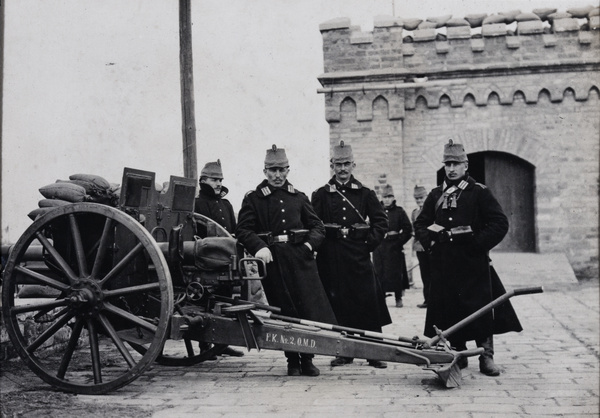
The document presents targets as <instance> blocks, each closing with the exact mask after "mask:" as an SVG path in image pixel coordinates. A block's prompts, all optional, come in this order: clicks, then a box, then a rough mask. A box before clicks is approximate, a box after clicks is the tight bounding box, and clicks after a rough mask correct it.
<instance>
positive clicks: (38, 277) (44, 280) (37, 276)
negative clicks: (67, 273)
mask: <svg viewBox="0 0 600 418" xmlns="http://www.w3.org/2000/svg"><path fill="white" fill-rule="evenodd" d="M15 271H18V272H19V273H23V274H24V275H26V276H28V277H30V278H32V279H34V280H35V281H36V282H38V283H41V284H44V285H46V286H50V287H53V288H54V289H58V290H60V291H61V292H65V291H67V290H69V286H68V285H66V284H64V283H62V282H59V281H58V280H54V279H52V278H50V277H48V276H44V275H43V274H41V273H38V272H37V271H32V270H29V269H28V268H25V267H22V266H16V267H15Z"/></svg>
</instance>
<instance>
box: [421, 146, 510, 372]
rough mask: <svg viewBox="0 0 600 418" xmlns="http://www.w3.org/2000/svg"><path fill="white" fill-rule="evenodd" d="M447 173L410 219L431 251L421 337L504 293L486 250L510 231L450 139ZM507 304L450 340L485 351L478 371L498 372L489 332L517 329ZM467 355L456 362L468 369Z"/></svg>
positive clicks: (445, 157) (460, 148)
mask: <svg viewBox="0 0 600 418" xmlns="http://www.w3.org/2000/svg"><path fill="white" fill-rule="evenodd" d="M442 162H443V163H444V170H445V172H446V177H445V179H444V181H443V183H442V184H441V185H440V186H438V187H436V188H435V189H433V190H432V191H431V192H430V193H429V195H428V196H427V198H426V199H425V203H424V204H423V210H422V211H421V213H420V214H419V216H418V217H417V220H416V221H415V223H414V228H415V233H416V237H417V239H418V240H419V241H420V242H421V244H422V245H423V247H424V249H425V250H427V251H430V253H431V259H430V261H431V264H430V266H431V286H430V289H429V300H428V306H427V315H426V319H425V331H424V333H425V335H426V336H428V337H433V336H435V335H436V332H435V329H434V326H436V327H438V328H440V329H447V328H449V327H450V326H452V325H454V324H455V323H457V322H459V321H460V320H462V319H464V318H465V317H467V316H468V315H470V314H472V313H473V312H475V311H476V310H478V309H479V308H481V307H483V306H485V305H487V304H488V303H489V302H491V301H492V300H493V299H495V298H497V297H499V296H501V295H502V294H504V293H505V290H504V287H503V286H502V283H501V282H500V279H499V278H498V275H497V274H496V272H495V271H494V269H493V267H492V266H491V264H490V259H489V251H490V250H491V249H492V248H494V247H495V246H496V245H498V244H499V243H500V242H501V241H502V239H503V238H504V236H505V235H506V233H507V232H508V219H507V217H506V216H505V215H504V212H503V211H502V208H501V207H500V204H499V203H498V201H497V200H496V198H495V197H494V195H493V194H492V193H491V191H490V190H489V189H488V188H487V187H486V186H484V185H482V184H480V183H477V182H476V181H475V180H474V179H473V178H472V177H470V176H469V174H468V172H467V169H468V167H469V161H468V158H467V154H466V152H465V150H464V147H463V146H462V145H461V144H457V143H454V142H453V141H452V140H450V141H448V143H447V144H446V145H445V146H444V153H443V159H442ZM521 330H522V328H521V324H520V323H519V320H518V318H517V316H516V314H515V312H514V310H513V308H512V305H511V304H510V302H508V301H507V302H505V303H504V304H503V305H500V306H499V307H497V308H495V309H494V310H493V311H492V312H489V313H488V314H486V315H484V316H483V317H481V318H479V319H477V320H476V321H474V322H472V323H471V324H469V325H467V326H465V327H464V328H461V329H460V330H458V331H457V332H456V333H454V334H452V335H451V336H450V338H449V340H450V342H451V344H452V345H453V346H454V347H455V348H456V349H457V350H465V349H466V342H467V341H472V340H475V343H476V344H477V346H478V347H482V348H483V349H484V352H483V354H482V355H481V356H480V358H479V370H480V371H481V372H482V373H484V374H486V375H488V376H497V375H499V374H500V369H499V368H498V367H497V366H496V364H495V363H494V345H493V335H494V334H502V333H505V332H508V331H517V332H519V331H521ZM467 364H468V363H467V358H466V357H464V358H462V359H460V361H459V366H460V367H461V368H464V367H467Z"/></svg>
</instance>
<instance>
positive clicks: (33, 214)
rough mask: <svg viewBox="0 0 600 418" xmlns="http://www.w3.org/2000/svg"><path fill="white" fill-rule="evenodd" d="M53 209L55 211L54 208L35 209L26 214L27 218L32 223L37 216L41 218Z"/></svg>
mask: <svg viewBox="0 0 600 418" xmlns="http://www.w3.org/2000/svg"><path fill="white" fill-rule="evenodd" d="M54 209H56V208H55V207H54V208H53V207H46V208H37V209H34V210H32V211H31V212H29V213H28V214H27V216H29V219H31V220H32V221H35V220H36V219H37V218H38V216H43V215H45V214H46V213H48V212H50V211H51V210H54Z"/></svg>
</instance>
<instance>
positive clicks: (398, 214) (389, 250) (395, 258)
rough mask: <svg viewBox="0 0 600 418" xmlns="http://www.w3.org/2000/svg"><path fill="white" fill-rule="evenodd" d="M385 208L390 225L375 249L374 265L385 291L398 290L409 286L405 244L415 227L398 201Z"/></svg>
mask: <svg viewBox="0 0 600 418" xmlns="http://www.w3.org/2000/svg"><path fill="white" fill-rule="evenodd" d="M384 210H385V213H386V215H387V217H388V221H389V227H388V232H387V234H386V236H385V238H384V239H383V241H382V242H381V244H380V245H379V246H378V247H377V248H376V249H375V251H373V265H374V266H375V273H376V274H377V278H378V279H379V282H380V283H381V287H382V288H383V291H384V292H397V291H402V290H404V289H408V288H409V282H408V271H407V269H406V259H405V258H404V244H406V243H407V242H408V240H410V238H411V236H412V230H413V229H412V224H411V222H410V219H408V215H407V214H406V212H405V211H404V209H403V208H402V207H401V206H397V205H396V201H394V202H393V203H392V204H391V205H390V206H389V207H384Z"/></svg>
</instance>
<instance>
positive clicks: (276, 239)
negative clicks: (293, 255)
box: [273, 235, 289, 242]
mask: <svg viewBox="0 0 600 418" xmlns="http://www.w3.org/2000/svg"><path fill="white" fill-rule="evenodd" d="M288 241H289V238H288V236H287V235H275V236H274V237H273V242H288Z"/></svg>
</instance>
